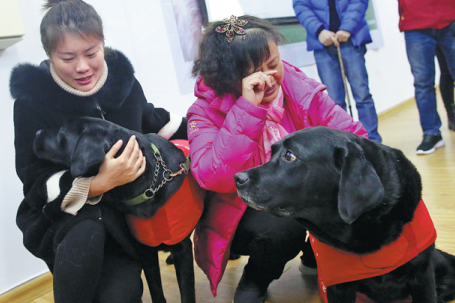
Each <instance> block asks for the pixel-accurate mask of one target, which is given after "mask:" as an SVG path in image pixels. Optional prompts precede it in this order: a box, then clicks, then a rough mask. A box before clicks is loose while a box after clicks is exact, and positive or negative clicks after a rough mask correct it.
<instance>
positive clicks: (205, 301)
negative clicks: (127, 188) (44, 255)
mask: <svg viewBox="0 0 455 303" xmlns="http://www.w3.org/2000/svg"><path fill="white" fill-rule="evenodd" d="M438 108H439V113H440V116H441V119H442V121H443V125H442V128H441V131H442V136H443V138H444V140H445V143H446V146H445V147H443V148H440V149H438V150H437V151H436V152H435V153H433V154H430V155H419V156H418V155H416V154H415V150H416V148H417V146H418V145H419V144H420V142H421V140H422V131H421V128H420V124H419V119H418V112H417V109H416V107H415V103H410V104H409V105H408V106H404V107H402V108H400V110H398V111H394V112H393V113H389V114H387V115H385V116H382V117H381V118H380V122H379V132H380V134H381V135H382V137H383V143H384V144H385V145H389V146H392V147H395V148H398V149H401V150H402V151H403V152H404V153H405V154H406V155H407V156H408V158H409V159H410V160H411V161H412V162H413V163H414V165H416V167H417V168H418V170H419V171H420V174H421V175H422V181H423V199H424V200H425V202H426V204H427V207H428V209H429V211H430V213H431V215H432V218H433V221H434V223H435V225H436V229H437V231H438V239H437V241H436V246H437V247H438V248H440V249H443V250H445V251H447V252H449V253H452V254H455V220H454V218H455V186H454V184H455V132H453V131H450V132H449V130H448V128H447V118H446V114H445V110H444V107H443V106H442V103H439V104H438ZM166 256H167V254H166V253H162V254H161V255H160V265H161V273H162V280H163V285H164V291H165V295H166V298H167V301H168V303H177V302H180V295H179V291H178V287H177V282H176V278H175V272H174V267H173V266H168V265H166V263H165V259H166ZM246 262H247V258H246V257H242V258H241V259H239V260H235V261H229V263H228V267H227V270H226V272H225V274H224V277H223V280H222V281H221V284H220V286H219V288H218V296H217V297H216V298H214V297H213V296H212V294H211V292H210V288H209V283H208V280H207V278H206V276H205V275H204V274H203V273H202V271H201V270H200V269H199V268H198V267H197V266H195V271H196V296H197V302H198V303H228V302H229V303H230V302H232V298H233V295H234V291H235V288H236V285H237V283H238V281H239V279H240V276H241V274H242V270H243V266H244V265H245V264H246ZM299 262H300V260H299V259H298V257H297V258H296V259H294V260H292V261H290V262H288V264H287V266H286V269H285V272H284V273H283V275H282V276H281V278H280V279H279V280H277V281H274V282H273V283H272V284H271V285H270V287H269V297H268V299H267V302H268V303H272V302H273V303H277V302H286V303H297V302H306V303H319V302H320V300H319V296H318V293H317V285H316V277H315V276H307V277H303V276H302V275H301V274H300V272H299V270H298V266H299ZM143 301H144V303H150V302H151V299H150V295H149V293H148V289H147V288H146V289H145V290H144V297H143ZM32 302H34V303H50V302H53V296H52V292H50V293H48V294H46V295H45V296H42V297H40V298H38V299H36V300H34V301H32Z"/></svg>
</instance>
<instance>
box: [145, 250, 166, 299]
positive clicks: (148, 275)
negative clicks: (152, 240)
mask: <svg viewBox="0 0 455 303" xmlns="http://www.w3.org/2000/svg"><path fill="white" fill-rule="evenodd" d="M138 252H139V257H140V259H141V264H142V268H143V269H144V274H145V279H146V280H147V284H148V286H149V290H150V296H151V297H152V302H153V303H166V298H165V297H164V292H163V285H162V284H161V273H160V263H159V261H158V249H157V248H156V247H150V246H147V245H143V244H140V243H138Z"/></svg>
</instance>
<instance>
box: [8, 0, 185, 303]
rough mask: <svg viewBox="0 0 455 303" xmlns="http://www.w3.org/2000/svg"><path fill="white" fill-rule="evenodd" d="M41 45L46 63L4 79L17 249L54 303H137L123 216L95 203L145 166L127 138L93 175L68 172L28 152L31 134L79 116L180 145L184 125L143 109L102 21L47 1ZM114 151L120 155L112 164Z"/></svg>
mask: <svg viewBox="0 0 455 303" xmlns="http://www.w3.org/2000/svg"><path fill="white" fill-rule="evenodd" d="M45 8H46V9H49V10H48V11H47V13H46V15H45V16H44V18H43V20H42V22H41V40H42V43H43V47H44V50H45V51H46V53H47V55H48V56H49V60H46V61H43V62H42V63H41V64H40V65H39V66H34V65H31V64H21V65H19V66H17V67H15V68H14V69H13V71H12V74H11V79H10V89H11V94H12V96H13V97H14V98H15V99H16V101H15V104H14V126H15V148H16V171H17V174H18V176H19V178H20V180H21V181H22V183H23V186H24V187H23V190H24V200H23V201H22V203H21V205H20V207H19V210H18V213H17V225H18V226H19V228H20V230H21V231H22V232H23V235H24V245H25V247H26V248H27V249H28V250H29V251H30V252H31V253H32V254H33V255H35V256H36V257H38V258H41V259H43V260H44V261H45V262H46V264H47V266H48V267H49V269H50V271H51V272H52V273H53V276H54V297H55V302H57V303H58V302H67V303H68V302H109V303H112V302H121V303H124V302H140V301H141V296H142V281H141V277H140V275H141V265H140V263H139V261H138V257H137V253H136V249H135V240H134V239H133V238H132V236H131V235H130V233H129V230H128V227H127V225H126V222H125V219H124V216H123V214H121V213H118V212H116V211H114V210H112V209H110V208H108V207H106V206H105V205H104V204H103V200H102V194H103V193H104V192H107V191H108V190H110V189H112V188H114V187H116V186H120V185H123V184H126V183H128V182H131V181H133V180H135V179H136V178H137V177H138V176H139V175H141V174H142V173H143V171H144V168H145V161H144V157H143V156H142V153H141V151H140V149H139V147H138V144H137V142H136V140H135V139H134V137H132V138H131V139H130V140H129V142H118V143H117V144H116V145H114V147H112V149H111V150H110V151H109V152H108V153H107V154H106V157H105V159H104V162H103V164H102V165H101V168H100V171H99V173H98V175H96V176H94V177H91V178H76V179H74V178H73V177H71V174H70V172H69V171H68V170H67V169H66V168H64V167H61V166H58V165H56V164H53V163H51V162H49V161H45V160H40V159H38V158H37V157H36V156H35V154H34V152H33V140H34V137H35V133H36V132H37V131H38V130H40V129H45V128H56V127H60V126H61V125H62V124H63V123H64V121H66V120H68V119H70V118H75V117H82V116H89V117H98V118H103V119H106V120H109V121H111V122H114V123H117V124H119V125H121V126H124V127H126V128H129V129H131V130H135V131H139V132H142V133H158V134H160V135H162V136H163V137H165V138H167V139H186V136H187V135H186V119H184V118H181V117H177V116H175V115H172V114H170V113H169V112H167V111H166V110H164V109H162V108H155V107H154V106H153V104H151V103H147V100H146V98H145V96H144V93H143V91H142V88H141V85H140V84H139V82H138V81H137V80H136V78H135V77H134V70H133V67H132V66H131V63H130V62H129V61H128V59H127V58H126V57H125V56H124V55H123V54H122V53H120V52H118V51H115V50H110V49H106V48H104V35H103V27H102V21H101V19H100V17H99V15H98V14H97V13H96V11H95V10H94V9H93V7H92V6H90V5H88V4H86V3H85V2H83V1H81V0H64V1H59V0H48V1H47V4H46V5H45ZM122 144H126V147H125V150H124V151H123V153H122V154H121V155H120V156H119V157H118V158H114V155H115V154H116V152H117V151H118V150H119V149H120V147H121V146H122Z"/></svg>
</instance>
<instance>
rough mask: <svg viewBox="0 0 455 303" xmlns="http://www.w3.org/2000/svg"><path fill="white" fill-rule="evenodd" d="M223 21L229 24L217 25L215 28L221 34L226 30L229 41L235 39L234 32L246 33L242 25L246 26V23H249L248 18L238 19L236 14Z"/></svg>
mask: <svg viewBox="0 0 455 303" xmlns="http://www.w3.org/2000/svg"><path fill="white" fill-rule="evenodd" d="M223 22H224V23H227V24H224V25H220V26H217V27H216V28H215V31H217V32H218V33H221V34H222V33H224V32H226V36H227V41H228V42H231V41H232V40H233V39H234V33H236V34H239V35H245V30H244V29H243V28H241V27H240V26H244V25H245V24H247V23H248V21H247V20H239V19H237V17H236V16H234V15H232V16H231V18H229V19H228V18H225V19H223Z"/></svg>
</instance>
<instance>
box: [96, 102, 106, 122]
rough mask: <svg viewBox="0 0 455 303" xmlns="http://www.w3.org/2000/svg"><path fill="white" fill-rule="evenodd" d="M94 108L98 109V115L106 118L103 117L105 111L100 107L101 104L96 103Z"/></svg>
mask: <svg viewBox="0 0 455 303" xmlns="http://www.w3.org/2000/svg"><path fill="white" fill-rule="evenodd" d="M96 109H97V110H99V112H100V115H101V118H103V120H106V119H105V118H104V115H105V114H106V112H105V111H104V110H103V109H102V108H101V106H99V105H96Z"/></svg>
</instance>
